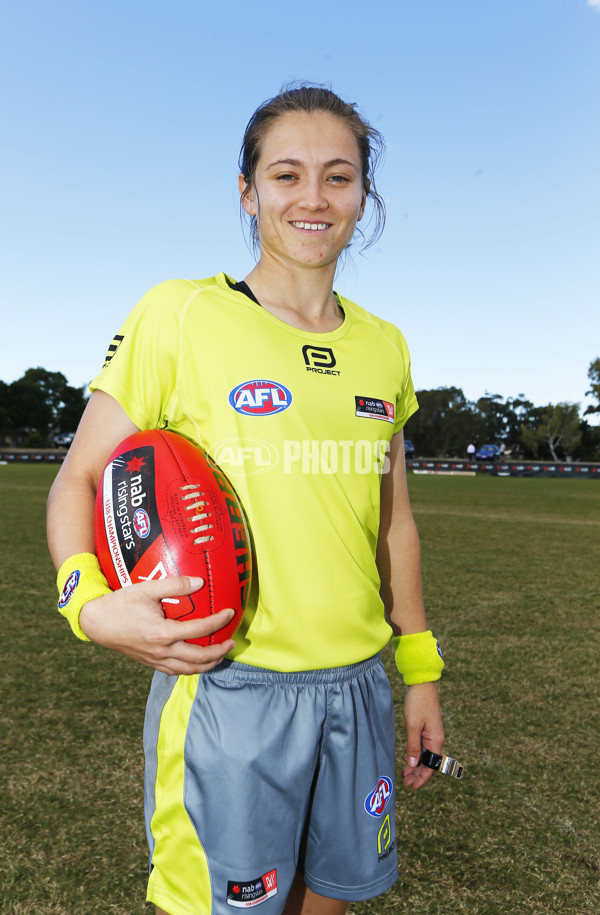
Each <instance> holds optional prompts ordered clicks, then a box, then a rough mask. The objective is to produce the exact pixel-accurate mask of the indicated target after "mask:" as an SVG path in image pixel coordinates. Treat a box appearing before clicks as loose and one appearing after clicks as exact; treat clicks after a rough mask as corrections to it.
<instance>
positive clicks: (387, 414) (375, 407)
mask: <svg viewBox="0 0 600 915" xmlns="http://www.w3.org/2000/svg"><path fill="white" fill-rule="evenodd" d="M354 405H355V408H356V410H355V412H356V416H363V417H365V419H383V420H384V421H385V422H388V423H393V422H394V404H393V403H388V401H387V400H379V399H378V398H377V397H361V396H359V395H355V397H354Z"/></svg>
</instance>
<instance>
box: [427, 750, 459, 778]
mask: <svg viewBox="0 0 600 915" xmlns="http://www.w3.org/2000/svg"><path fill="white" fill-rule="evenodd" d="M421 762H422V763H423V765H424V766H427V768H428V769H435V771H436V772H443V774H444V775H451V776H452V778H462V777H463V765H462V763H459V761H458V760H457V759H452V757H451V756H442V755H440V754H439V753H432V752H431V750H421Z"/></svg>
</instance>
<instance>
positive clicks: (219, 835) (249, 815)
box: [144, 656, 398, 915]
mask: <svg viewBox="0 0 600 915" xmlns="http://www.w3.org/2000/svg"><path fill="white" fill-rule="evenodd" d="M144 747H145V753H146V792H145V794H146V798H145V800H146V828H147V834H148V842H149V846H150V860H151V873H150V880H149V885H148V900H149V901H151V902H154V903H155V904H156V905H158V906H161V907H162V908H164V909H165V910H166V911H167V912H169V913H170V915H232V913H233V912H234V911H235V909H236V908H237V909H240V908H246V909H248V908H252V909H254V908H255V907H258V906H260V912H261V915H280V913H281V912H283V909H284V906H285V901H286V898H287V895H288V893H289V890H290V886H291V884H292V880H293V879H294V876H295V873H296V871H300V873H301V874H302V876H303V879H304V882H305V883H306V885H307V886H308V887H309V888H310V889H312V890H313V891H314V892H316V893H320V894H321V895H323V896H328V897H331V898H333V899H342V900H350V901H351V900H362V899H369V898H370V897H372V896H377V895H378V894H380V893H382V892H384V891H385V890H387V889H389V887H391V886H392V885H393V884H394V883H395V881H396V879H397V876H398V865H397V855H396V838H395V817H394V801H395V788H394V765H395V725H394V709H393V704H392V696H391V688H390V684H389V681H388V679H387V676H386V674H385V671H384V669H383V665H382V663H381V659H380V657H379V656H376V657H374V658H371V659H369V660H367V661H363V662H362V663H360V664H355V665H352V666H350V667H341V668H332V669H330V670H314V671H305V672H301V673H277V672H274V671H269V670H263V669H261V668H256V667H250V666H249V665H246V664H240V663H238V662H235V661H224V662H222V663H221V664H220V665H219V666H218V667H216V668H215V669H214V670H212V671H210V672H209V673H206V674H202V675H200V676H193V677H168V676H166V675H164V674H160V673H157V674H155V676H154V680H153V684H152V690H151V693H150V697H149V700H148V708H147V714H146V725H145V730H144Z"/></svg>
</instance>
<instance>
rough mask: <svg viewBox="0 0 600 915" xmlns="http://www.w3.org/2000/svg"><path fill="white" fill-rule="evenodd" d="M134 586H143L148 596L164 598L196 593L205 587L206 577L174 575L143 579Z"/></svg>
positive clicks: (155, 598) (157, 598) (156, 598)
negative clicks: (153, 579)
mask: <svg viewBox="0 0 600 915" xmlns="http://www.w3.org/2000/svg"><path fill="white" fill-rule="evenodd" d="M133 587H137V588H140V589H142V588H143V589H144V591H145V592H146V594H147V595H148V597H152V598H154V600H162V599H163V598H165V597H182V596H183V595H185V594H194V592H196V591H200V589H201V588H202V587H204V579H203V578H200V576H191V575H173V576H170V577H168V578H161V579H158V580H156V581H141V582H139V583H138V584H136V585H134V586H133Z"/></svg>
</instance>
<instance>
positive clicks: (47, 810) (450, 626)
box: [0, 465, 600, 915]
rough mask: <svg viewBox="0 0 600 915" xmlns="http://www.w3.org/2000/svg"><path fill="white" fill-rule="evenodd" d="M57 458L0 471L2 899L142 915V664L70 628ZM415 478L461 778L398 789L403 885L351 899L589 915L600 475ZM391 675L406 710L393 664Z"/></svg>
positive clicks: (378, 907) (378, 905) (78, 913)
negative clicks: (58, 522) (51, 491)
mask: <svg viewBox="0 0 600 915" xmlns="http://www.w3.org/2000/svg"><path fill="white" fill-rule="evenodd" d="M55 472H56V468H53V467H45V466H11V465H8V466H4V467H1V466H0V503H1V505H2V515H3V519H4V520H3V524H2V526H1V528H0V551H1V555H2V563H1V567H0V585H1V595H2V597H1V608H0V622H1V626H2V634H3V638H2V649H1V662H2V663H1V666H0V678H1V682H0V686H1V695H2V706H1V714H0V753H1V754H2V761H1V765H0V772H1V778H2V804H1V805H0V836H2V856H1V858H0V911H2V913H7V915H30V913H31V915H46V913H54V915H92V913H99V915H100V913H108V912H111V913H122V915H137V913H146V915H150V913H151V911H152V910H151V909H150V907H147V906H146V905H145V904H144V902H143V897H144V887H145V877H146V854H147V852H146V847H145V837H144V831H143V815H142V766H143V758H142V748H141V729H142V718H143V709H144V703H145V698H146V693H147V689H148V684H149V680H150V672H149V671H148V670H146V669H145V668H141V667H138V666H136V665H135V664H133V663H132V662H130V661H128V660H126V659H122V658H120V657H118V656H116V655H112V654H111V653H110V652H107V651H105V650H103V649H98V648H96V647H94V646H90V645H83V644H81V643H78V642H77V641H76V640H75V639H73V638H72V636H71V635H70V633H69V631H68V627H67V626H66V625H65V624H64V622H63V621H62V620H60V618H59V617H58V615H57V614H56V611H55V609H54V608H55V600H56V598H55V586H54V574H53V570H52V566H51V563H50V560H49V558H48V556H47V551H46V547H45V540H44V507H45V497H46V493H47V491H48V488H49V485H50V483H51V480H52V478H53V476H54V474H55ZM410 489H411V498H412V502H413V507H414V511H415V517H416V519H417V523H418V526H419V530H420V532H421V539H422V545H423V569H424V583H425V593H426V600H427V606H428V614H429V622H430V625H431V627H432V629H433V631H434V632H435V633H436V635H437V636H438V637H439V638H440V641H441V642H442V645H443V648H444V653H445V656H446V670H445V672H444V675H443V678H442V681H441V683H440V696H441V701H442V708H443V712H444V718H445V724H446V731H447V742H446V748H447V750H448V752H449V753H451V754H452V755H454V756H457V757H458V758H459V759H460V760H461V761H462V762H463V763H464V765H465V777H464V779H463V781H462V782H456V781H453V780H450V779H448V778H445V777H443V776H439V775H436V776H434V778H433V779H432V780H431V781H430V782H429V784H428V785H427V786H426V787H425V788H424V789H422V790H421V791H418V792H412V791H403V790H402V789H400V790H399V804H398V824H397V826H398V851H399V860H400V872H401V877H400V880H399V882H398V883H397V885H396V886H395V887H394V889H393V890H391V891H390V892H388V893H387V894H386V895H384V896H383V897H379V898H377V899H375V900H371V901H370V902H366V903H361V904H356V905H354V906H352V913H353V915H367V913H368V915H375V913H376V915H392V913H394V915H395V913H403V912H406V913H410V915H458V913H469V915H473V913H476V915H513V913H531V915H545V913H561V912H571V913H574V915H586V913H590V915H592V913H593V915H597V913H598V911H600V889H599V878H600V872H599V845H600V839H599V834H598V828H599V827H598V820H599V814H600V792H599V790H598V787H597V785H598V782H597V777H598V767H597V762H596V760H597V757H598V736H599V734H600V713H599V703H598V697H597V694H598V682H597V681H598V676H597V674H598V656H599V648H600V645H599V642H600V639H599V622H598V621H599V613H598V611H599V609H600V607H599V598H598V568H599V566H600V564H599V559H600V556H599V552H600V551H599V542H600V537H599V534H600V484H597V483H595V482H592V481H579V480H578V481H562V480H544V479H539V480H538V479H534V480H531V479H525V478H523V479H519V478H517V479H514V478H488V477H479V476H478V477H475V478H464V477H432V476H411V477H410ZM386 663H387V664H388V667H389V671H390V674H391V675H392V676H394V674H393V663H392V657H391V653H390V652H386ZM395 689H396V698H397V707H398V711H399V713H401V704H402V694H403V689H402V686H401V684H400V682H399V678H398V677H397V676H396V677H395ZM398 751H399V753H398V755H399V760H400V757H401V755H402V752H403V744H402V731H401V728H399V744H398Z"/></svg>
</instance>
